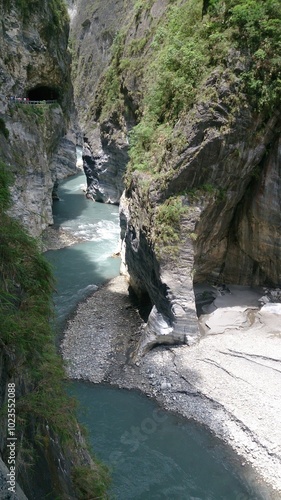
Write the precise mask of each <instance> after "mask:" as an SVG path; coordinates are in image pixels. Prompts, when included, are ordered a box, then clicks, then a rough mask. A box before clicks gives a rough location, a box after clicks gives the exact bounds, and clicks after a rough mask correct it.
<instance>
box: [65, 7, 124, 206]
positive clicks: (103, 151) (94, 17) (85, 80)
mask: <svg viewBox="0 0 281 500" xmlns="http://www.w3.org/2000/svg"><path fill="white" fill-rule="evenodd" d="M132 5H133V1H132V0H117V1H110V2H106V3H105V2H101V1H100V0H94V1H93V2H89V1H87V0H77V1H76V2H75V3H74V4H72V6H70V14H71V47H72V54H73V64H72V79H73V85H74V96H75V104H76V107H77V111H78V118H79V124H80V127H81V131H82V136H83V139H82V141H83V143H84V148H83V165H84V170H85V174H86V176H87V179H88V190H87V191H88V193H89V194H90V195H91V196H93V197H94V198H95V199H96V200H97V201H101V202H106V203H118V201H119V199H120V196H121V194H122V191H123V189H124V183H123V174H124V171H125V165H126V163H127V162H128V139H127V134H126V127H124V126H123V125H122V124H120V123H119V120H116V119H114V116H110V119H109V120H108V121H107V120H106V121H99V120H97V119H96V118H97V117H96V92H98V90H97V88H98V85H99V82H100V81H101V80H102V81H103V80H104V78H105V70H106V68H107V67H108V64H109V62H110V59H111V54H112V50H111V49H112V44H113V40H114V38H115V36H116V34H117V33H118V32H119V30H120V29H121V28H122V26H123V25H126V23H127V22H128V19H129V18H130V12H131V9H132ZM111 83H112V84H113V85H114V82H113V81H112V82H111Z"/></svg>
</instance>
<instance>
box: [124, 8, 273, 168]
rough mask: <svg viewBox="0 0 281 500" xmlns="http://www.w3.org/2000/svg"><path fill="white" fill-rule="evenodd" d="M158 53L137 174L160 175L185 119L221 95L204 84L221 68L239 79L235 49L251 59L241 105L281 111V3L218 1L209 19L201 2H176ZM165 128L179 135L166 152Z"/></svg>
mask: <svg viewBox="0 0 281 500" xmlns="http://www.w3.org/2000/svg"><path fill="white" fill-rule="evenodd" d="M151 49H153V58H151V59H152V62H150V63H149V65H148V66H147V67H146V71H145V75H146V76H145V77H144V85H145V91H144V93H143V95H144V96H143V101H142V104H141V108H142V114H141V118H140V122H139V124H138V125H137V126H136V127H135V128H134V129H133V131H132V133H131V151H130V157H131V162H130V165H129V170H147V171H149V172H151V173H156V172H159V169H160V168H161V167H160V164H161V161H162V157H163V155H164V150H165V148H166V149H168V148H169V147H173V141H174V137H173V132H172V131H173V127H174V125H175V123H176V122H177V120H178V119H179V118H180V116H181V115H182V114H185V113H186V112H187V111H188V110H189V109H190V108H191V107H192V106H193V104H194V103H196V102H200V101H202V100H203V101H204V99H207V100H208V94H206V95H205V93H206V92H209V93H210V92H211V91H212V92H213V93H215V92H216V90H215V89H211V88H209V89H207V87H206V86H204V81H206V78H207V77H208V76H209V75H210V74H211V73H212V71H213V70H214V68H220V71H223V70H224V69H226V68H228V69H229V70H230V72H229V77H231V71H233V68H232V66H231V64H232V63H231V58H232V56H229V54H231V51H233V49H237V53H239V54H240V55H241V58H242V60H243V61H244V62H243V65H244V69H241V71H240V75H239V82H238V81H237V80H236V81H237V92H238V94H239V96H238V100H239V101H240V104H241V102H242V99H243V98H244V102H245V101H246V99H248V101H249V102H250V103H251V105H252V106H253V107H254V108H256V110H257V111H258V112H260V113H262V114H263V115H264V116H265V117H266V116H267V117H268V116H269V115H270V114H271V113H272V112H273V111H274V109H277V108H278V107H279V105H280V98H281V4H280V2H279V1H277V0H266V1H264V0H257V1H256V0H255V1H254V0H228V1H222V0H212V1H210V2H209V9H208V12H207V14H206V15H205V16H204V17H203V18H202V4H201V2H197V1H196V0H191V1H189V2H185V3H182V2H175V3H174V4H173V5H171V6H170V7H169V8H168V10H167V14H166V20H165V21H163V22H162V23H161V25H160V26H159V27H158V30H157V31H156V33H155V36H154V40H153V43H152V46H151ZM235 78H236V77H235ZM243 96H244V97H243ZM232 99H234V96H232ZM236 108H237V105H236ZM163 124H165V125H166V128H167V127H170V131H171V133H170V134H167V135H166V144H164V143H163V142H162V148H159V147H157V145H158V146H159V127H162V126H163ZM155 151H158V153H159V154H158V155H157V154H155ZM162 166H163V164H162ZM164 170H165V168H164Z"/></svg>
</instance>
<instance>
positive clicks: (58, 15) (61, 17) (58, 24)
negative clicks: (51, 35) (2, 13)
mask: <svg viewBox="0 0 281 500" xmlns="http://www.w3.org/2000/svg"><path fill="white" fill-rule="evenodd" d="M13 5H15V6H16V8H17V9H18V10H19V11H20V13H21V16H22V19H23V22H24V23H28V22H30V16H31V15H32V14H33V13H34V11H35V12H36V11H38V12H41V9H42V2H41V1H40V0H14V1H13V0H3V6H4V8H5V9H10V8H11V7H12V6H13ZM48 7H49V9H50V12H51V16H52V20H51V22H50V23H49V30H51V32H54V31H55V30H61V29H63V27H64V25H65V23H66V22H67V21H68V13H67V8H66V5H65V2H64V1H63V0H49V6H48Z"/></svg>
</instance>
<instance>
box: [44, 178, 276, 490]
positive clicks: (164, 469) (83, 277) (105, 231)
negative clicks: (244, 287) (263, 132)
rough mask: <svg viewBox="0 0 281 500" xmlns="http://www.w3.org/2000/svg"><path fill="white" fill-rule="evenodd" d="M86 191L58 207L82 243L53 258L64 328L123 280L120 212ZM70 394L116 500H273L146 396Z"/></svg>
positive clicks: (202, 434) (193, 428)
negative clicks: (83, 306) (84, 305)
mask: <svg viewBox="0 0 281 500" xmlns="http://www.w3.org/2000/svg"><path fill="white" fill-rule="evenodd" d="M84 184H85V178H84V176H83V175H82V174H81V175H77V176H75V177H73V178H71V179H70V180H67V181H64V182H63V183H62V184H61V186H60V188H59V191H58V194H59V198H60V201H56V202H55V204H54V227H55V228H56V229H57V230H63V231H66V232H68V233H70V234H71V235H73V236H74V238H75V239H76V240H77V241H78V242H77V243H75V244H74V245H71V246H69V247H66V248H61V249H59V250H52V251H48V252H46V256H47V258H48V260H49V261H50V262H51V263H52V265H53V268H54V273H55V276H56V279H57V293H56V295H55V298H54V300H55V306H56V313H57V321H58V324H59V328H62V327H63V326H64V324H65V321H66V319H67V318H69V317H70V316H71V315H73V313H74V311H75V308H76V307H77V304H78V303H79V302H81V301H84V300H85V299H86V297H87V296H88V295H89V294H92V293H93V292H95V291H96V290H97V289H98V287H100V286H101V285H102V284H103V283H104V282H105V281H106V280H108V279H111V278H113V277H114V276H117V275H118V274H119V267H120V259H119V258H118V257H116V255H115V253H116V252H117V248H118V239H119V221H118V208H117V207H115V206H112V205H104V204H100V203H94V202H92V201H90V200H87V199H86V197H85V194H84V193H83V190H82V188H83V185H84ZM96 314H97V315H98V312H97V313H96ZM93 342H95V339H94V338H93ZM80 348H81V350H83V346H82V345H81V346H80ZM69 392H70V393H71V394H72V395H73V396H75V397H76V398H77V399H78V401H79V402H80V409H79V415H78V418H79V421H80V422H81V423H82V424H84V425H85V426H86V427H87V429H88V432H89V440H90V443H91V445H92V448H93V451H94V453H95V454H96V455H97V456H98V457H100V458H101V459H102V460H103V461H104V462H105V463H106V464H108V466H109V467H110V469H111V471H112V486H111V491H110V494H111V495H112V498H115V499H117V500H154V499H155V500H156V499H159V500H160V499H161V500H162V499H168V500H185V499H186V500H254V499H256V500H261V499H264V498H270V497H268V496H266V497H265V496H264V493H263V492H261V491H259V488H258V486H257V484H256V482H255V481H253V478H252V477H247V474H246V473H245V469H244V468H243V464H241V461H240V460H239V459H238V458H237V456H236V455H235V454H234V453H233V452H232V451H231V449H230V448H229V447H228V446H226V445H225V444H224V443H223V442H222V441H220V440H219V439H217V438H216V437H214V435H213V434H211V432H209V431H208V429H207V428H206V427H204V426H202V425H199V424H197V423H195V422H193V421H188V420H186V419H184V418H181V417H180V416H178V415H175V414H172V413H170V412H167V411H164V410H163V409H161V408H160V407H159V406H157V403H156V402H154V401H153V400H152V399H149V398H148V397H146V396H145V395H143V394H141V393H140V392H137V391H132V390H124V389H123V390H122V389H118V388H116V387H112V386H110V385H106V384H93V383H90V382H85V381H73V382H72V383H70V384H69Z"/></svg>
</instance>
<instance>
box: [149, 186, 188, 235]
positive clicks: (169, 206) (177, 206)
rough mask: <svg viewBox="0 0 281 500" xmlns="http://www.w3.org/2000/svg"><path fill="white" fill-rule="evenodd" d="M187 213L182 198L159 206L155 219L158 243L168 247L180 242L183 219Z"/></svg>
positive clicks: (174, 198)
mask: <svg viewBox="0 0 281 500" xmlns="http://www.w3.org/2000/svg"><path fill="white" fill-rule="evenodd" d="M186 211H187V207H185V206H183V204H182V199H181V196H175V197H171V198H168V199H167V200H165V202H164V203H162V204H161V205H158V207H157V210H156V214H155V219H154V228H155V235H154V236H155V237H156V240H157V241H158V242H159V241H160V242H161V243H162V244H164V245H168V244H171V243H175V242H177V241H179V239H180V238H179V235H180V227H181V224H180V223H181V217H182V215H183V214H184V213H186Z"/></svg>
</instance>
